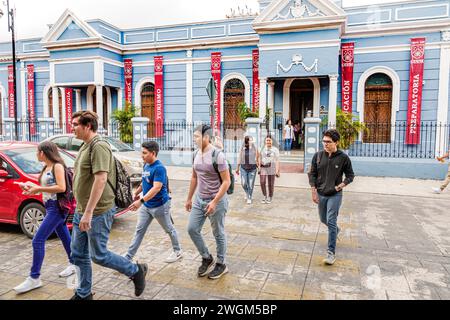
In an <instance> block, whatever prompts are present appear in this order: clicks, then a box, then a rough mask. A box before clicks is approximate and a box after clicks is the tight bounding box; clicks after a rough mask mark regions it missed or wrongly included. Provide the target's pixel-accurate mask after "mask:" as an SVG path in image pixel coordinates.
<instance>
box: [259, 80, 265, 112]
mask: <svg viewBox="0 0 450 320" xmlns="http://www.w3.org/2000/svg"><path fill="white" fill-rule="evenodd" d="M266 107H267V79H266V78H260V79H259V117H260V118H261V119H264V118H265V117H266Z"/></svg>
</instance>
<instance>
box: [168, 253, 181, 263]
mask: <svg viewBox="0 0 450 320" xmlns="http://www.w3.org/2000/svg"><path fill="white" fill-rule="evenodd" d="M181 258H183V250H180V251H173V252H172V253H171V254H170V256H168V257H167V258H166V260H164V262H165V263H173V262H175V261H178V260H180V259H181Z"/></svg>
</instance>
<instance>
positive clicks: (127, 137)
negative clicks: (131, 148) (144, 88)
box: [112, 103, 136, 143]
mask: <svg viewBox="0 0 450 320" xmlns="http://www.w3.org/2000/svg"><path fill="white" fill-rule="evenodd" d="M135 116H136V107H135V106H133V105H131V104H129V103H127V104H126V105H125V109H123V110H115V111H114V112H113V115H112V118H113V120H115V121H116V123H118V125H119V133H120V140H121V141H122V142H125V143H133V123H132V122H131V119H133V118H134V117H135Z"/></svg>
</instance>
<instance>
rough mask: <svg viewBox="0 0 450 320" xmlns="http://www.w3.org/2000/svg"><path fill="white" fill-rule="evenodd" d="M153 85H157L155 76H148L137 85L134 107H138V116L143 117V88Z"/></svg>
mask: <svg viewBox="0 0 450 320" xmlns="http://www.w3.org/2000/svg"><path fill="white" fill-rule="evenodd" d="M148 82H150V83H152V84H153V85H154V84H155V77H154V76H147V77H144V78H142V79H141V80H139V81H138V83H137V84H136V87H135V88H134V105H135V106H136V114H137V116H139V117H140V116H141V115H142V106H141V103H142V101H141V91H142V87H143V86H144V84H146V83H148Z"/></svg>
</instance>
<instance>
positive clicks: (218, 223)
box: [188, 195, 228, 264]
mask: <svg viewBox="0 0 450 320" xmlns="http://www.w3.org/2000/svg"><path fill="white" fill-rule="evenodd" d="M212 200H213V199H200V197H199V196H198V195H196V196H195V200H194V203H193V205H192V211H191V214H190V216H189V226H188V232H189V235H190V236H191V239H192V241H193V242H194V244H195V246H196V247H197V250H198V252H199V253H200V255H201V256H202V258H205V259H206V258H209V256H210V254H209V251H208V247H206V244H205V241H204V240H203V237H202V228H203V225H204V224H205V221H206V216H205V213H206V206H207V205H208V203H210V202H211V201H212ZM227 211H228V199H227V196H224V197H223V198H222V199H221V200H220V201H219V203H218V204H217V207H216V212H215V213H214V214H213V215H211V216H209V221H210V222H211V228H212V232H213V235H214V238H215V239H216V250H217V262H218V263H222V264H224V263H225V256H226V253H227V236H226V234H225V216H226V213H227Z"/></svg>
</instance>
